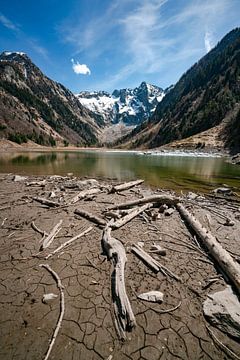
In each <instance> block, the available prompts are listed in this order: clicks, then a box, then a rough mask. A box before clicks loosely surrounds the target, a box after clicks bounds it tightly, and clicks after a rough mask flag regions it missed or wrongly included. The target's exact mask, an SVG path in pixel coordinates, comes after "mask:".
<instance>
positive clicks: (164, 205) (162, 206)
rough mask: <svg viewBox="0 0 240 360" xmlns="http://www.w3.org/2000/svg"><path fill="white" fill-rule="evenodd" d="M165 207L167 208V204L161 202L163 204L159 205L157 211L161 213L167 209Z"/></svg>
mask: <svg viewBox="0 0 240 360" xmlns="http://www.w3.org/2000/svg"><path fill="white" fill-rule="evenodd" d="M167 209H168V206H167V205H166V204H163V205H161V206H160V207H159V210H158V212H159V213H161V214H162V213H164V211H165V210H167Z"/></svg>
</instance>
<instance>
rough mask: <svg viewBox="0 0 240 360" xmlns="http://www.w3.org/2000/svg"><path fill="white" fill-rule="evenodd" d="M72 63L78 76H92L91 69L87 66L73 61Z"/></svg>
mask: <svg viewBox="0 0 240 360" xmlns="http://www.w3.org/2000/svg"><path fill="white" fill-rule="evenodd" d="M71 62H72V64H73V65H72V68H73V71H74V72H75V73H76V74H82V75H91V71H90V69H89V67H88V66H87V65H86V64H79V62H78V61H77V62H75V61H74V60H73V59H72V60H71Z"/></svg>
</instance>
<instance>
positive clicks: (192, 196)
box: [187, 191, 198, 200]
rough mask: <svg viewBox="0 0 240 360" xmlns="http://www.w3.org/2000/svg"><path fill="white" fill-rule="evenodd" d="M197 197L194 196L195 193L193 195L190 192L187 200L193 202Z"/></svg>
mask: <svg viewBox="0 0 240 360" xmlns="http://www.w3.org/2000/svg"><path fill="white" fill-rule="evenodd" d="M197 197H198V194H195V193H193V192H191V191H190V192H189V193H188V194H187V198H188V199H189V200H195V199H196V198H197Z"/></svg>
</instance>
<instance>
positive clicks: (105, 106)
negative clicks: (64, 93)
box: [76, 82, 164, 126]
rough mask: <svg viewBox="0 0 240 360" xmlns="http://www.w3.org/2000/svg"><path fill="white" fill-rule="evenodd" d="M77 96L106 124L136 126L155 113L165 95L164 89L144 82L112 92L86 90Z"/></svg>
mask: <svg viewBox="0 0 240 360" xmlns="http://www.w3.org/2000/svg"><path fill="white" fill-rule="evenodd" d="M76 96H77V98H78V99H79V101H80V102H81V104H82V105H84V106H85V107H87V108H88V109H89V110H91V111H93V112H94V113H96V114H97V115H99V116H100V117H101V118H102V120H103V122H104V124H105V125H110V124H118V123H123V124H125V125H127V126H134V125H138V124H141V123H142V122H143V121H144V120H146V119H147V118H149V116H151V115H152V114H153V112H154V110H155V109H156V106H157V104H158V103H159V102H160V101H161V100H162V99H163V97H164V91H163V89H161V88H160V87H158V86H155V85H150V84H147V83H146V82H142V83H141V84H140V86H139V87H136V88H134V89H121V90H114V91H113V93H112V94H109V93H107V92H104V91H99V92H87V91H84V92H81V93H80V94H77V95H76Z"/></svg>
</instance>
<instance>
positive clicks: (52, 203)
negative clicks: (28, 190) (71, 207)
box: [33, 197, 60, 207]
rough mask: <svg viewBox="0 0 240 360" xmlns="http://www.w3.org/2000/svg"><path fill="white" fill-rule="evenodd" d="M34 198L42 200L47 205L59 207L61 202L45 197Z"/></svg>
mask: <svg viewBox="0 0 240 360" xmlns="http://www.w3.org/2000/svg"><path fill="white" fill-rule="evenodd" d="M33 200H35V201H37V202H40V203H41V204H43V205H47V206H49V207H58V206H60V204H59V203H57V202H56V201H52V200H48V199H45V198H41V197H33Z"/></svg>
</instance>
